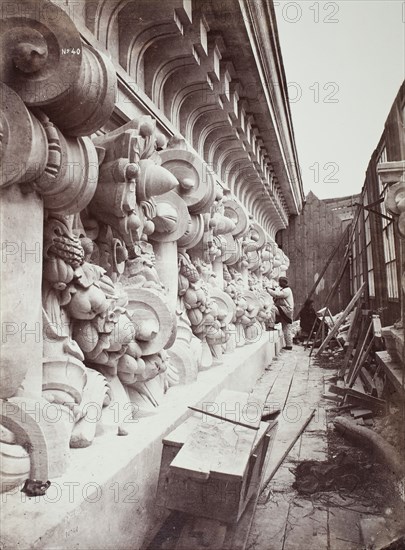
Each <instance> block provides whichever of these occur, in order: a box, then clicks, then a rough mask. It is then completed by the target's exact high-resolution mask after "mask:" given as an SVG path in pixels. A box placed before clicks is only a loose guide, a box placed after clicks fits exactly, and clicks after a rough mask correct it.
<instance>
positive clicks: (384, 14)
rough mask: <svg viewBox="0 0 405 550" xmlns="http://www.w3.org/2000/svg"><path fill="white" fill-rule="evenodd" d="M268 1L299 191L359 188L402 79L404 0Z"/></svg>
mask: <svg viewBox="0 0 405 550" xmlns="http://www.w3.org/2000/svg"><path fill="white" fill-rule="evenodd" d="M274 5H275V12H276V16H277V24H278V29H279V35H280V43H281V51H282V55H283V60H284V68H285V72H286V78H287V82H288V84H289V87H288V89H289V95H290V104H291V111H292V119H293V125H294V131H295V139H296V144H297V149H298V158H299V162H300V166H301V174H302V180H303V184H304V191H305V194H307V193H308V192H309V191H310V190H312V191H313V192H314V193H315V195H317V196H318V197H319V198H329V197H339V196H344V195H351V194H354V193H358V192H359V191H360V190H361V187H362V186H363V183H364V175H365V171H366V169H367V165H368V162H369V160H370V157H371V155H372V153H373V151H374V149H375V148H376V146H377V143H378V141H379V139H380V137H381V134H382V132H383V129H384V123H385V120H386V118H387V116H388V112H389V110H390V108H391V105H392V103H393V101H394V99H395V96H396V95H397V93H398V90H399V87H400V85H401V83H402V81H403V80H404V78H405V2H404V1H403V0H339V1H335V2H329V1H319V2H317V1H313V0H301V1H296V2H293V1H289V0H279V1H277V0H274Z"/></svg>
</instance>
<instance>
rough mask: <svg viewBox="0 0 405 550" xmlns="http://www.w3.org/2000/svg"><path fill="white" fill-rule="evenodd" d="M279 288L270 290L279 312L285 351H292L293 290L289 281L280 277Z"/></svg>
mask: <svg viewBox="0 0 405 550" xmlns="http://www.w3.org/2000/svg"><path fill="white" fill-rule="evenodd" d="M278 284H279V285H280V286H279V288H276V289H275V290H270V289H269V290H268V292H269V294H270V295H271V296H273V298H274V305H275V306H276V308H277V310H278V315H277V321H279V322H280V321H281V326H282V327H283V334H284V340H285V346H284V348H283V349H286V350H292V334H291V324H292V322H293V317H294V298H293V293H292V290H291V288H290V287H289V286H288V279H287V278H286V277H280V278H279V280H278Z"/></svg>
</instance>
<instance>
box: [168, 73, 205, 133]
mask: <svg viewBox="0 0 405 550" xmlns="http://www.w3.org/2000/svg"><path fill="white" fill-rule="evenodd" d="M180 76H181V81H182V83H183V85H182V86H181V87H180V88H179V82H178V79H179V77H180ZM207 89H209V86H208V83H207V81H206V80H205V81H204V80H202V79H201V80H196V75H195V71H194V69H190V68H189V69H187V70H183V71H181V75H178V74H177V73H174V74H172V75H171V76H170V77H169V78H168V79H167V81H166V85H165V98H164V111H165V113H166V116H167V117H168V118H169V120H170V121H171V122H172V124H173V125H174V126H176V128H179V130H180V133H181V134H182V135H183V136H185V133H186V128H185V121H184V119H185V116H184V115H185V114H183V116H182V115H181V113H182V108H183V106H185V104H186V102H187V99H189V98H191V97H194V98H195V99H194V105H195V104H196V103H197V104H198V105H201V103H203V99H204V96H206V95H207V93H208V92H207ZM188 114H189V113H187V114H186V116H187V115H188Z"/></svg>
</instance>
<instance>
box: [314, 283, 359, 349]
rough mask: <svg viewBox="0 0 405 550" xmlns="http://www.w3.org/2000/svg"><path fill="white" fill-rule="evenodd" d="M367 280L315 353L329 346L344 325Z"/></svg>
mask: <svg viewBox="0 0 405 550" xmlns="http://www.w3.org/2000/svg"><path fill="white" fill-rule="evenodd" d="M365 284H366V283H365V282H364V283H363V284H362V285H361V287H360V288H359V290H358V291H357V292H356V294H355V295H354V296H353V298H352V299H351V300H350V302H349V304H348V305H347V307H346V309H345V310H344V312H343V313H342V315H341V317H340V318H339V320H338V321H337V322H336V325H335V326H334V327H333V329H332V330H331V331H330V332H329V334H328V336H327V337H326V338H325V340H324V341H323V342H322V344H321V346H320V348H318V350H317V351H316V353H315V355H318V354H319V353H321V352H322V351H323V350H324V349H325V347H326V346H327V344H328V343H329V342H330V341H331V340H332V338H333V337H334V336H335V335H336V334H337V332H338V330H339V328H340V326H341V325H343V322H344V321H345V319H346V317H347V316H348V315H349V313H350V312H351V310H352V309H353V308H354V306H355V305H356V303H357V301H358V300H359V298H360V296H361V294H362V292H363V289H364V287H365Z"/></svg>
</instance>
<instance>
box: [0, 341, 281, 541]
mask: <svg viewBox="0 0 405 550" xmlns="http://www.w3.org/2000/svg"><path fill="white" fill-rule="evenodd" d="M281 343H282V337H281V331H280V333H279V332H278V331H274V332H265V333H264V334H263V335H262V337H261V338H260V340H259V341H258V342H255V343H253V344H250V345H247V346H244V347H242V348H237V349H236V351H235V352H234V353H232V354H229V355H225V356H224V362H223V364H222V365H219V366H217V367H213V368H211V369H209V370H207V371H204V372H200V373H199V375H198V379H197V381H196V382H193V383H192V384H189V385H187V386H177V387H174V388H171V389H170V391H169V392H168V394H167V396H166V398H165V400H164V402H163V403H162V405H161V406H160V407H159V410H158V412H157V413H156V414H155V415H153V416H151V417H147V418H141V419H136V420H135V421H133V422H132V423H131V424H127V425H126V426H128V432H129V433H128V436H125V437H118V436H117V435H116V434H115V433H111V432H109V433H108V432H107V433H105V434H104V435H103V436H100V437H96V439H95V440H94V442H93V444H92V446H91V447H88V448H87V449H71V461H70V465H69V468H68V470H67V471H66V472H65V474H64V475H63V476H62V477H60V478H58V479H55V480H51V481H52V485H51V487H50V488H49V489H48V491H47V495H46V496H45V497H36V498H31V499H29V498H27V497H25V495H24V494H23V493H21V492H20V490H19V488H18V489H15V490H14V491H12V492H10V493H4V494H3V495H2V511H1V516H2V517H1V525H2V528H1V537H0V538H1V542H2V548H4V549H5V550H6V549H10V550H11V549H21V550H25V549H27V548H52V549H54V550H57V549H61V550H62V549H63V550H64V549H65V548H67V547H69V548H70V549H88V548H103V549H105V550H107V549H110V548H111V549H113V548H114V549H119V548H122V549H128V548H131V549H138V548H141V546H142V544H143V541H144V540H145V539H148V540H150V538H151V537H152V536H153V531H154V530H155V529H156V528H157V527H158V524H159V521H162V520H163V519H164V516H165V511H164V510H157V509H156V506H155V495H156V487H157V481H158V476H159V469H160V459H161V451H162V438H163V437H164V436H165V435H166V434H168V433H169V432H170V431H171V430H173V429H174V428H175V427H176V426H178V425H179V424H180V423H181V422H182V421H184V420H185V419H186V418H187V416H189V411H188V409H187V406H188V405H197V404H198V403H201V401H208V400H210V399H214V398H215V397H216V396H217V395H218V393H219V392H220V391H221V390H222V389H224V388H226V389H232V390H239V391H247V390H249V389H251V388H252V387H253V385H254V383H255V382H256V380H257V378H258V377H259V376H260V375H261V374H262V372H263V370H264V368H265V367H266V366H267V365H268V364H269V363H270V362H271V360H272V358H273V357H274V356H275V354H276V353H278V352H279V350H280V347H281ZM127 413H128V411H126V412H125V414H127ZM120 420H121V419H120Z"/></svg>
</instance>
